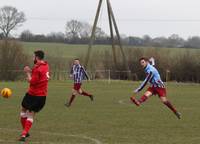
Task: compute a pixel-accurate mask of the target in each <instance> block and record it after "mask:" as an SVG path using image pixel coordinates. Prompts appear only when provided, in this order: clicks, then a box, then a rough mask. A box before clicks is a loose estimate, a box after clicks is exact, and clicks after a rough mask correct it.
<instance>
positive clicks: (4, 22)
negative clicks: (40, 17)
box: [0, 6, 26, 38]
mask: <svg viewBox="0 0 200 144" xmlns="http://www.w3.org/2000/svg"><path fill="white" fill-rule="evenodd" d="M25 21H26V18H25V14H24V13H23V12H19V11H18V10H17V9H16V8H15V7H11V6H4V7H2V8H0V30H1V31H2V33H3V35H4V37H5V38H8V37H9V34H10V32H11V31H12V30H14V29H17V28H18V27H20V26H21V25H22V23H24V22H25Z"/></svg>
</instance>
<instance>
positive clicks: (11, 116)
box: [0, 81, 200, 144]
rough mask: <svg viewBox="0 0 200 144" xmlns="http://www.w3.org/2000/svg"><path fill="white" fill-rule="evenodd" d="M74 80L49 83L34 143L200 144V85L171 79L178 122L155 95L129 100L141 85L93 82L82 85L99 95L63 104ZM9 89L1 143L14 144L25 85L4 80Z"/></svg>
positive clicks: (0, 109)
mask: <svg viewBox="0 0 200 144" xmlns="http://www.w3.org/2000/svg"><path fill="white" fill-rule="evenodd" d="M71 83H72V82H71V81H66V82H55V81H51V82H50V84H49V95H48V99H47V103H46V106H45V108H44V109H43V110H42V111H41V112H40V113H39V114H38V115H37V118H36V120H35V123H34V125H33V128H32V130H31V132H30V133H31V138H30V139H29V140H30V144H35V143H36V144H198V143H200V133H199V131H200V127H199V125H200V122H199V119H200V111H199V101H200V97H199V95H200V91H199V88H200V85H199V84H182V83H168V84H167V89H168V98H169V99H170V100H171V101H172V103H173V104H174V105H176V107H177V108H178V109H179V110H180V112H181V113H182V116H183V117H182V119H181V120H178V119H177V118H176V117H175V116H174V115H173V113H171V112H170V111H169V110H168V109H167V108H166V107H165V106H164V105H163V104H161V103H160V101H159V99H158V98H157V97H152V98H151V99H149V100H148V101H147V102H146V103H145V104H144V105H143V106H141V107H136V106H134V105H132V104H130V103H129V96H130V95H131V93H132V90H133V89H134V88H136V86H138V84H139V83H133V82H131V81H112V82H111V84H108V83H107V81H91V82H85V83H84V88H85V89H86V90H88V91H90V92H92V93H93V94H94V95H95V101H94V102H91V101H90V100H89V99H88V98H87V97H82V96H79V97H76V99H75V102H74V103H73V105H72V107H71V108H66V107H64V103H65V100H66V98H67V97H69V96H70V93H71ZM3 87H10V88H11V89H12V90H13V96H12V97H11V98H10V99H3V98H2V97H0V113H1V114H0V143H1V144H10V143H13V144H16V143H17V141H16V139H17V138H18V136H19V134H20V131H19V130H20V129H21V127H20V123H19V120H18V118H19V109H20V102H21V100H22V96H23V95H24V93H25V91H26V88H27V83H23V82H1V85H0V89H2V88H3Z"/></svg>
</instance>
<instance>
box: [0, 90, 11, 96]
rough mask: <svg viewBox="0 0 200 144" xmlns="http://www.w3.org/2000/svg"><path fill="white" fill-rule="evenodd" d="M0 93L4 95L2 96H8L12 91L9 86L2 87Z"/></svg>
mask: <svg viewBox="0 0 200 144" xmlns="http://www.w3.org/2000/svg"><path fill="white" fill-rule="evenodd" d="M1 95H2V97H4V98H9V97H10V96H11V95H12V91H11V89H9V88H3V89H2V90H1Z"/></svg>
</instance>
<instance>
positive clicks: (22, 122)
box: [21, 117, 27, 129]
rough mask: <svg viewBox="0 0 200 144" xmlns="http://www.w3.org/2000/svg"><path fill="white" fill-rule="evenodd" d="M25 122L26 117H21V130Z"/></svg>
mask: <svg viewBox="0 0 200 144" xmlns="http://www.w3.org/2000/svg"><path fill="white" fill-rule="evenodd" d="M26 120H27V117H21V124H22V128H23V129H24V127H25V124H26Z"/></svg>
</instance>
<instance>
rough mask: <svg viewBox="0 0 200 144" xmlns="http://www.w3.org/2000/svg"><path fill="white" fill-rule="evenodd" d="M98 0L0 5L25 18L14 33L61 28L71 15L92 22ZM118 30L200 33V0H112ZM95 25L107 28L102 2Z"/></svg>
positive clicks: (3, 0)
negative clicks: (15, 10) (15, 11)
mask: <svg viewBox="0 0 200 144" xmlns="http://www.w3.org/2000/svg"><path fill="white" fill-rule="evenodd" d="M98 1H99V0H0V7H3V6H5V5H7V6H14V7H16V8H17V9H18V10H20V11H23V12H24V13H25V15H26V17H27V21H26V22H25V23H24V25H23V26H22V27H20V28H19V29H18V30H17V31H15V34H16V35H17V34H20V32H21V31H23V30H27V29H29V30H30V31H31V32H32V33H35V34H39V33H43V34H47V33H50V32H64V31H65V24H66V22H67V21H69V20H71V19H77V20H81V21H85V22H89V23H90V24H92V23H93V20H94V16H95V13H96V9H97V4H98ZM111 4H112V7H113V11H114V14H115V17H116V19H117V23H118V27H119V31H120V33H121V34H125V35H127V36H129V35H133V36H140V37H141V36H143V35H145V34H148V35H150V36H151V37H158V36H165V37H168V36H170V35H171V34H179V35H180V36H181V37H184V38H188V37H189V36H194V35H198V36H200V8H199V6H200V1H199V0H111ZM102 6H103V7H102V13H101V16H100V20H99V23H98V25H99V26H100V27H102V28H103V29H104V31H106V32H107V33H108V32H109V31H108V20H107V14H106V12H107V11H106V10H107V9H106V5H105V2H104V3H103V5H102Z"/></svg>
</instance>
